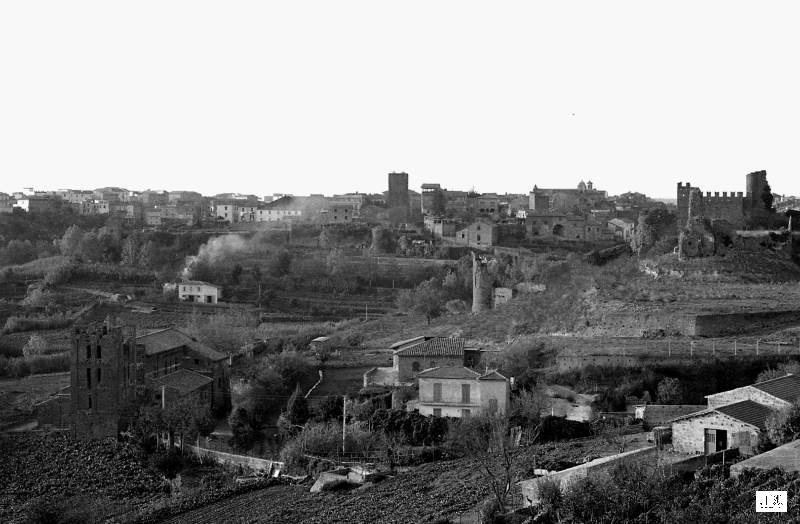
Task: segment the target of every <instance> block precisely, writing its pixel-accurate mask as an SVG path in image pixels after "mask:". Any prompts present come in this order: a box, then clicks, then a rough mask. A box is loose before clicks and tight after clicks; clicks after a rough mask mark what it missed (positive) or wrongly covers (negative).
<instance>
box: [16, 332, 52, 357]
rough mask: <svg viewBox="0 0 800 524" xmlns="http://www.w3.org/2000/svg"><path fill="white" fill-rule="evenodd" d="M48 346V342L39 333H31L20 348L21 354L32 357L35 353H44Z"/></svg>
mask: <svg viewBox="0 0 800 524" xmlns="http://www.w3.org/2000/svg"><path fill="white" fill-rule="evenodd" d="M49 348H50V344H48V343H47V340H45V338H44V337H43V336H41V335H37V334H33V335H31V338H29V339H28V342H27V343H26V344H25V346H24V347H23V348H22V354H23V355H24V356H26V357H33V356H36V355H44V354H45V353H47V350H48V349H49Z"/></svg>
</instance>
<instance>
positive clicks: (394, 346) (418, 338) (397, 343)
mask: <svg viewBox="0 0 800 524" xmlns="http://www.w3.org/2000/svg"><path fill="white" fill-rule="evenodd" d="M422 340H425V337H414V338H409V339H408V340H401V341H400V342H395V343H394V344H392V345H391V346H389V349H397V348H399V347H402V346H406V345H408V344H410V343H412V342H417V341H422Z"/></svg>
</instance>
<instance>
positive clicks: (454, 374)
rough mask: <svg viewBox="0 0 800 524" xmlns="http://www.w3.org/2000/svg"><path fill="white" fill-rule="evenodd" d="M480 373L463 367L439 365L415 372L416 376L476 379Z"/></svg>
mask: <svg viewBox="0 0 800 524" xmlns="http://www.w3.org/2000/svg"><path fill="white" fill-rule="evenodd" d="M480 376H481V375H480V373H478V372H476V371H472V370H471V369H468V368H465V367H454V366H441V367H436V368H430V369H426V370H425V371H422V372H420V373H418V374H417V377H418V378H461V379H464V378H468V379H477V378H478V377H480Z"/></svg>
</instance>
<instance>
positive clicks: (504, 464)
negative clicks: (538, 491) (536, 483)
mask: <svg viewBox="0 0 800 524" xmlns="http://www.w3.org/2000/svg"><path fill="white" fill-rule="evenodd" d="M540 432H541V424H539V425H537V426H535V427H533V428H531V429H530V437H529V440H530V441H531V442H535V441H536V440H537V439H538V437H539V433H540ZM454 433H456V434H458V435H459V441H460V445H461V447H462V449H463V450H464V451H466V452H467V453H468V454H469V455H470V456H473V457H476V458H477V459H478V463H479V472H480V474H481V477H483V480H484V482H485V483H486V484H487V485H488V486H489V487H490V489H491V492H492V494H493V495H494V499H495V502H496V504H497V509H498V510H499V511H500V512H501V513H505V512H506V509H507V505H508V502H509V501H508V497H509V494H510V493H511V489H512V488H513V486H514V485H515V484H516V483H517V482H518V481H519V480H520V478H519V477H520V475H521V473H522V468H523V460H522V459H521V456H520V455H521V451H522V448H521V447H520V446H519V436H520V432H519V430H517V429H514V428H512V427H511V425H510V423H509V419H508V418H507V417H506V416H504V415H480V416H477V417H469V418H465V419H464V418H462V419H460V420H459V421H458V422H457V423H456V424H453V425H452V426H451V428H450V434H451V435H453V434H454Z"/></svg>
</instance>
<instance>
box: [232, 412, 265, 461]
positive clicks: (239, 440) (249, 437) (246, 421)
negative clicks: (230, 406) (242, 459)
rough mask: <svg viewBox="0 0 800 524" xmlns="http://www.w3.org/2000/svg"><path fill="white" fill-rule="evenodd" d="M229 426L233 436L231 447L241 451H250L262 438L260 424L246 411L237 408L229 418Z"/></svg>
mask: <svg viewBox="0 0 800 524" xmlns="http://www.w3.org/2000/svg"><path fill="white" fill-rule="evenodd" d="M228 424H230V426H231V431H232V432H233V435H232V436H231V439H230V445H231V446H233V447H234V448H235V449H238V450H240V451H248V450H249V449H251V448H252V447H253V444H255V443H256V441H257V440H258V439H259V437H260V432H259V431H258V423H257V422H256V421H254V420H253V418H252V416H251V414H250V413H248V412H247V410H246V409H244V408H241V407H237V408H236V409H234V410H233V411H232V412H231V414H230V416H229V417H228Z"/></svg>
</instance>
